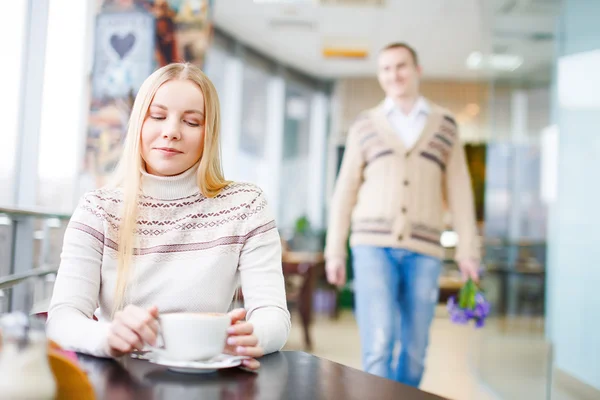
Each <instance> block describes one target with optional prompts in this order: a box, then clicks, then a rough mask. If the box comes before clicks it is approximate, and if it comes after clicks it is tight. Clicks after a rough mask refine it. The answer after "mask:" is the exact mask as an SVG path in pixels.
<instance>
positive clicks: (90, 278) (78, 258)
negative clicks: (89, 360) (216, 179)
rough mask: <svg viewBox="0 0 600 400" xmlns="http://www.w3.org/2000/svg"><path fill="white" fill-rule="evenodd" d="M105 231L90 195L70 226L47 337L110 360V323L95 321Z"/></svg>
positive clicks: (51, 305) (67, 231)
mask: <svg viewBox="0 0 600 400" xmlns="http://www.w3.org/2000/svg"><path fill="white" fill-rule="evenodd" d="M103 232H104V230H103V224H102V220H101V218H100V217H99V216H98V215H97V207H96V206H95V205H94V203H93V199H92V196H90V194H87V195H85V196H84V197H83V198H82V199H81V201H80V202H79V205H78V206H77V208H76V209H75V211H74V213H73V216H72V217H71V220H70V221H69V224H68V226H67V229H66V232H65V236H64V241H63V249H62V253H61V262H60V266H59V269H58V275H57V277H56V282H55V284H54V291H53V294H52V299H51V301H50V308H49V310H48V321H47V327H46V328H47V335H48V337H49V338H50V339H52V340H54V341H56V342H57V343H58V344H59V345H60V346H62V347H63V348H65V349H68V350H73V351H78V352H82V353H87V354H91V355H95V356H100V357H107V356H108V353H107V349H106V346H105V343H106V338H107V335H108V327H109V324H108V323H107V322H98V321H95V320H93V314H94V311H95V310H96V308H97V304H98V296H99V290H100V280H101V278H100V269H101V265H102V256H103V246H104V245H103V242H104V233H103Z"/></svg>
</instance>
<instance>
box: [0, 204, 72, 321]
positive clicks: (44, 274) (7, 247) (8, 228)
mask: <svg viewBox="0 0 600 400" xmlns="http://www.w3.org/2000/svg"><path fill="white" fill-rule="evenodd" d="M70 218H71V215H70V214H66V213H62V212H53V211H49V210H45V209H41V208H9V207H0V229H1V230H2V231H0V233H3V234H2V235H0V237H2V238H3V240H1V241H0V242H1V243H0V245H1V246H2V250H0V256H1V257H0V312H10V311H16V310H19V311H25V312H28V311H30V310H31V308H32V307H33V306H34V304H35V303H38V302H40V301H41V300H43V299H44V298H45V297H47V296H49V294H50V293H51V290H50V293H48V292H49V290H48V286H50V285H53V281H54V277H55V275H56V272H57V270H58V264H59V260H58V254H60V249H61V248H62V238H63V229H64V228H65V227H66V222H67V221H68V220H69V219H70ZM53 253H54V254H53Z"/></svg>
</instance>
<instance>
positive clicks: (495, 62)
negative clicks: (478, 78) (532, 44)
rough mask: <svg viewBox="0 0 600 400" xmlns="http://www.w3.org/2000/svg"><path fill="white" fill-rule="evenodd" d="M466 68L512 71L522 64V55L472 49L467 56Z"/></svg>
mask: <svg viewBox="0 0 600 400" xmlns="http://www.w3.org/2000/svg"><path fill="white" fill-rule="evenodd" d="M466 65H467V68H469V69H472V70H481V69H488V70H493V71H509V72H510V71H514V70H516V69H517V68H519V67H520V66H521V65H523V57H521V56H518V55H516V54H488V55H484V54H482V53H481V52H479V51H474V52H472V53H471V54H469V56H468V57H467V61H466Z"/></svg>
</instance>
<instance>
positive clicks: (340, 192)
mask: <svg viewBox="0 0 600 400" xmlns="http://www.w3.org/2000/svg"><path fill="white" fill-rule="evenodd" d="M357 127H358V125H357V124H356V123H355V124H354V125H353V127H352V128H350V132H349V133H348V138H347V140H346V148H345V150H344V158H343V160H342V165H341V167H340V172H339V175H338V178H337V182H336V184H335V189H334V192H333V197H332V199H331V203H330V205H329V223H328V226H327V240H326V245H325V257H327V258H331V257H341V258H346V257H347V250H346V241H347V240H348V234H349V230H350V222H351V218H352V210H353V208H354V206H355V205H356V201H357V198H358V191H359V189H360V185H361V184H362V179H363V168H364V159H363V154H362V151H361V148H360V141H359V138H358V129H357Z"/></svg>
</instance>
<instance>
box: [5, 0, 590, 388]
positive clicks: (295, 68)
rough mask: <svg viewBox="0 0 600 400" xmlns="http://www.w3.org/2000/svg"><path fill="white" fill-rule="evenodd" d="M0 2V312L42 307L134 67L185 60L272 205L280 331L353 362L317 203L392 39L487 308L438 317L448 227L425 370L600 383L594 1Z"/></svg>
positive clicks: (102, 169)
mask: <svg viewBox="0 0 600 400" xmlns="http://www.w3.org/2000/svg"><path fill="white" fill-rule="evenodd" d="M1 13H2V16H3V19H2V20H3V22H2V24H0V35H1V36H2V37H3V38H4V40H3V42H2V44H1V45H0V46H1V48H2V51H1V54H2V59H1V61H0V77H1V79H0V93H1V95H0V110H1V111H0V113H1V115H2V131H1V132H2V133H1V136H0V137H1V139H2V140H1V146H0V312H6V311H10V310H27V311H30V312H36V311H43V310H44V307H45V306H46V304H47V300H48V298H49V296H50V295H51V292H52V283H53V279H54V275H55V272H56V269H57V268H58V265H59V262H60V251H61V243H62V237H63V235H64V230H65V227H66V224H67V222H68V220H69V217H70V213H71V212H72V211H73V209H74V208H75V206H76V205H77V201H78V199H79V197H80V196H81V195H82V194H83V193H84V192H86V191H88V190H92V189H95V188H97V187H99V186H101V185H102V184H103V183H104V182H105V179H106V177H107V176H108V174H109V173H110V172H111V171H112V168H113V167H114V165H115V162H116V160H117V159H118V157H119V155H120V149H121V144H122V140H123V137H124V133H125V127H126V124H127V118H128V115H129V111H130V107H131V104H132V99H133V97H134V96H135V93H136V92H137V89H138V88H139V85H140V83H141V82H142V81H143V79H144V78H145V77H147V76H148V75H149V74H150V73H151V72H152V71H153V70H154V69H156V68H157V67H158V66H161V65H164V64H167V63H169V62H173V61H181V60H186V61H189V62H192V63H194V64H197V65H199V66H201V67H202V68H203V69H204V71H205V72H206V73H207V75H208V76H209V77H210V78H211V80H212V81H213V83H214V84H215V86H216V88H217V90H218V93H219V96H220V102H221V107H222V121H223V126H222V154H223V167H224V170H225V174H226V177H227V178H228V179H233V180H241V181H249V182H253V183H255V184H257V185H259V186H261V187H262V188H263V189H264V191H265V193H266V194H267V197H268V200H269V202H270V204H271V206H272V207H273V209H274V210H275V212H276V218H277V223H278V226H279V228H280V232H281V235H282V238H283V239H284V240H285V245H286V249H287V250H286V253H285V254H284V260H283V261H284V262H283V268H284V272H285V275H286V284H287V285H288V296H289V301H290V309H291V310H292V314H293V320H294V328H293V329H294V331H293V333H292V337H291V338H290V341H289V343H288V348H290V349H305V350H307V351H310V352H312V353H314V354H317V355H319V356H322V357H325V358H328V359H331V360H334V361H337V362H340V363H343V364H347V365H350V366H354V367H356V368H360V366H361V364H360V349H359V340H358V330H357V328H356V323H355V321H354V317H353V314H352V308H353V289H352V287H353V285H352V279H350V280H349V282H348V284H347V285H346V287H344V288H343V289H342V290H340V291H338V290H336V289H334V288H332V287H330V286H329V285H328V284H327V283H326V280H325V277H324V274H323V259H322V258H323V255H322V251H323V246H324V237H325V234H326V230H327V226H326V221H327V216H328V201H329V199H330V198H331V194H332V191H333V187H334V184H335V180H336V176H337V172H338V169H339V166H340V162H341V159H342V156H343V154H344V143H345V139H346V134H347V132H348V128H349V125H350V123H351V122H352V121H353V120H354V118H355V117H356V116H357V115H358V113H359V112H360V111H362V110H364V109H367V108H370V107H373V106H374V105H376V104H377V103H379V102H380V101H381V100H382V99H383V97H384V94H383V92H382V90H381V89H380V87H379V85H378V83H377V80H376V78H375V73H376V56H377V52H378V50H379V49H381V48H382V47H383V46H385V45H386V44H388V43H390V42H398V41H403V42H407V43H409V44H411V45H412V46H413V47H415V49H416V50H417V52H418V54H419V58H420V62H421V64H422V66H423V72H424V75H423V82H422V93H423V95H424V96H426V97H427V98H429V99H431V100H432V101H434V102H436V103H438V104H440V105H442V106H444V107H446V108H448V109H450V110H451V111H452V112H453V113H454V114H455V115H456V118H457V122H458V124H459V127H460V132H461V139H462V141H463V143H464V146H465V150H466V154H467V158H468V163H469V168H470V172H471V176H472V181H473V189H474V193H475V201H476V211H477V219H478V224H479V230H480V235H481V237H482V243H483V248H482V251H483V254H484V268H485V273H484V279H483V288H484V289H485V291H486V296H487V297H488V299H489V300H490V302H491V303H492V313H493V316H492V318H490V320H489V323H488V324H487V325H486V326H485V327H484V328H483V329H481V330H475V329H474V328H473V327H472V326H457V325H453V324H451V323H450V321H449V319H448V316H447V313H446V311H445V301H446V299H447V298H448V296H450V295H452V294H456V292H457V290H458V289H459V288H460V284H461V282H460V277H459V274H458V270H457V267H456V265H455V264H454V262H453V261H452V257H453V249H454V245H455V244H456V242H457V237H456V235H455V234H454V232H452V230H451V227H450V226H448V230H447V231H446V232H444V233H443V235H442V237H441V243H442V245H443V246H444V247H445V249H446V261H445V263H444V265H445V268H444V273H443V276H442V278H441V280H440V287H441V295H440V305H439V309H438V312H437V313H436V318H435V321H434V324H433V326H432V333H431V335H432V342H431V346H430V350H429V355H428V367H427V368H428V369H427V370H426V375H425V378H424V382H423V386H422V387H423V389H425V390H427V391H431V392H434V393H437V394H440V395H443V396H447V397H449V398H454V399H550V398H552V399H592V398H594V399H598V398H600V339H599V337H600V335H598V332H599V331H600V322H599V321H600V318H598V316H599V313H598V310H600V268H599V267H598V263H599V262H600V246H599V245H598V244H597V243H596V240H598V233H597V231H596V227H597V224H598V223H600V208H599V207H598V205H599V204H600V188H599V187H596V188H595V189H594V185H595V183H594V182H595V181H596V180H595V179H594V178H593V176H594V175H593V174H594V171H597V169H596V168H599V167H600V157H599V156H600V130H599V129H600V128H599V127H600V96H599V95H598V93H600V24H598V16H600V1H598V0H562V1H560V0H422V1H408V0H254V1H252V0H212V1H211V0H110V1H109V0H105V1H102V0H78V1H73V0H9V1H3V2H2V7H1ZM597 135H598V136H597ZM585 176H588V177H587V178H586V177H585ZM590 176H592V178H590ZM348 268H349V269H348V271H349V274H350V278H351V269H350V268H351V266H350V265H349V266H348Z"/></svg>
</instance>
